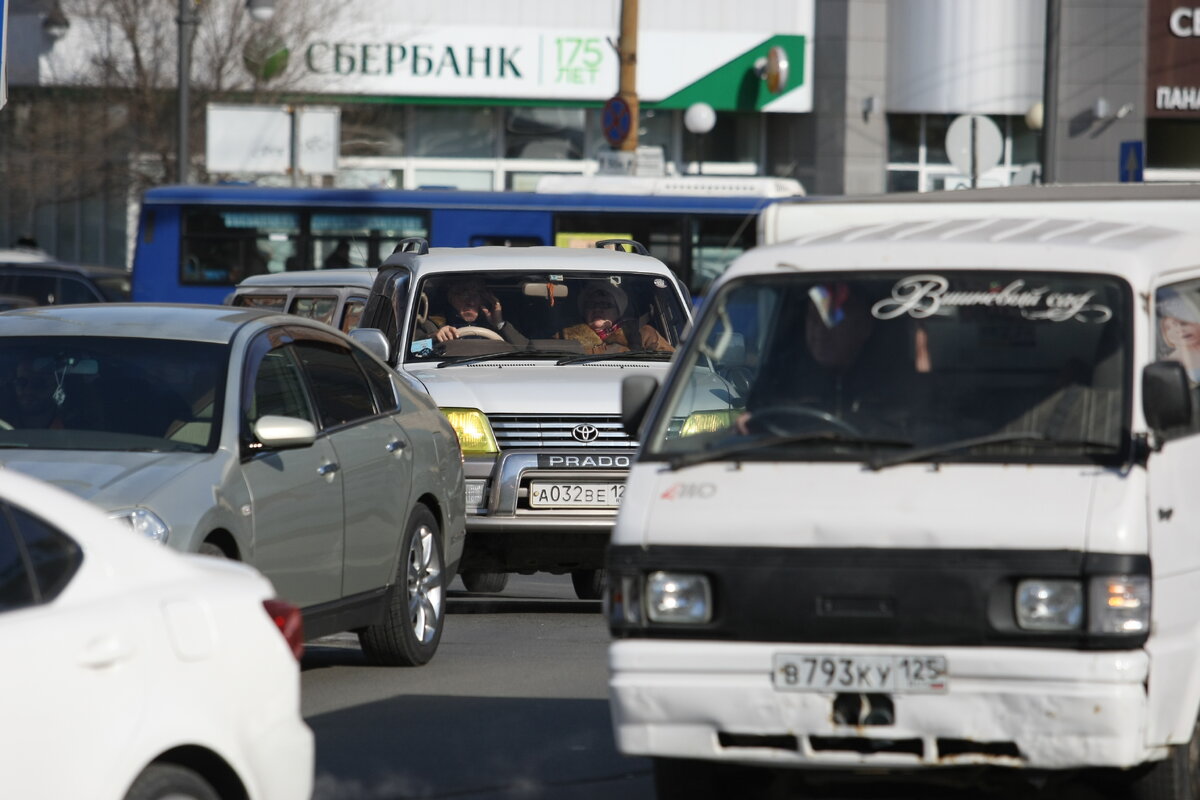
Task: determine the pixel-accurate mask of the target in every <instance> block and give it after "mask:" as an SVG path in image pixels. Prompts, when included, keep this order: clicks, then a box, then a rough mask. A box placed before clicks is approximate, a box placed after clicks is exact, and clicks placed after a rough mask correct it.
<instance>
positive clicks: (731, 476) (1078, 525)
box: [613, 462, 1146, 552]
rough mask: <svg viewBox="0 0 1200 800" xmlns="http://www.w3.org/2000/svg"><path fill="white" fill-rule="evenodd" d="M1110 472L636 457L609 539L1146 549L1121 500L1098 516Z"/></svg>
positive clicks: (771, 544) (625, 541)
mask: <svg viewBox="0 0 1200 800" xmlns="http://www.w3.org/2000/svg"><path fill="white" fill-rule="evenodd" d="M1118 481H1119V478H1117V477H1116V476H1114V475H1112V474H1111V473H1108V472H1106V471H1105V470H1101V469H1099V468H1090V467H1082V466H1050V465H1039V466H1036V467H1030V466H1025V465H1020V466H1016V465H1013V466H1004V465H991V464H971V465H965V464H959V465H942V466H941V467H940V468H937V469H935V468H933V467H931V466H930V465H928V464H912V465H906V466H900V467H893V468H889V469H884V470H880V471H878V472H871V471H868V470H866V469H864V467H863V466H862V465H861V464H840V463H836V464H830V463H801V464H796V463H786V464H781V463H770V464H761V463H758V464H755V463H744V464H742V465H741V466H740V467H739V466H737V465H734V464H729V463H712V464H702V465H698V466H693V467H688V468H685V469H681V470H677V471H671V470H669V469H667V468H666V467H665V465H663V464H661V463H655V462H648V463H647V462H642V463H639V464H635V465H634V468H633V471H632V472H631V474H630V476H629V481H628V484H627V488H626V492H625V496H624V499H623V501H622V507H621V511H620V513H619V515H618V518H617V523H616V529H615V531H614V533H613V543H614V544H622V545H639V546H640V545H745V546H761V547H873V548H887V547H895V548H963V549H976V548H996V549H1010V548H1011V549H1034V550H1085V549H1089V548H1090V549H1092V550H1096V549H1099V550H1107V551H1110V552H1138V551H1139V548H1140V551H1141V552H1145V549H1144V548H1145V545H1146V542H1145V541H1144V540H1143V539H1142V538H1141V534H1140V530H1141V528H1140V527H1139V526H1137V524H1136V522H1137V521H1136V518H1135V514H1134V513H1132V512H1128V513H1127V512H1126V511H1125V510H1122V509H1121V508H1120V505H1121V504H1120V503H1116V502H1115V501H1104V502H1102V503H1101V504H1100V505H1102V506H1103V508H1102V509H1100V511H1101V513H1103V514H1104V516H1105V518H1106V519H1105V520H1103V521H1099V522H1100V523H1101V524H1097V523H1098V521H1097V520H1096V519H1095V517H1096V515H1097V514H1096V512H1097V508H1096V507H1095V506H1096V503H1097V500H1096V495H1097V494H1103V493H1105V492H1108V493H1110V494H1127V493H1122V492H1120V491H1119V488H1120V487H1116V486H1109V485H1108V484H1109V483H1114V484H1115V483H1116V482H1118ZM1093 526H1094V531H1093V532H1092V533H1091V534H1090V535H1089V528H1090V527H1093ZM1089 538H1091V539H1092V541H1089ZM1101 539H1102V540H1101Z"/></svg>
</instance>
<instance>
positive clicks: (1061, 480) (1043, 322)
mask: <svg viewBox="0 0 1200 800" xmlns="http://www.w3.org/2000/svg"><path fill="white" fill-rule="evenodd" d="M715 378H719V379H721V380H723V381H724V383H725V385H726V387H727V390H725V391H713V390H712V389H711V386H712V384H713V381H714V379H715ZM1198 379H1200V236H1196V235H1193V234H1190V233H1185V232H1180V231H1175V230H1168V229H1164V228H1155V227H1151V226H1146V225H1130V224H1120V223H1113V222H1098V221H1086V220H1055V219H1036V220H1035V219H975V220H950V221H946V220H942V221H927V222H904V223H898V224H895V225H891V226H878V225H877V226H873V227H866V228H855V229H847V230H842V231H838V232H832V233H830V232H826V233H823V234H817V235H813V236H811V237H808V238H806V239H800V240H797V241H794V242H792V243H789V244H783V245H777V246H771V247H763V248H759V249H757V250H754V251H751V252H748V253H746V254H745V255H743V256H742V257H741V258H739V259H738V260H737V261H736V262H735V263H734V265H733V266H732V267H731V268H730V270H729V271H728V272H727V273H726V274H725V275H723V276H722V278H721V279H720V280H719V282H718V283H717V284H716V285H714V287H713V291H712V293H711V295H710V296H709V298H708V299H707V300H706V301H705V304H704V306H703V310H702V313H701V316H700V319H699V320H698V322H697V324H696V328H695V332H694V333H693V334H692V335H691V336H690V337H689V338H688V340H687V343H686V346H685V347H684V349H683V350H682V351H681V352H680V353H679V354H678V356H677V359H676V363H675V364H674V365H673V366H672V369H671V371H670V373H669V374H668V376H667V378H666V380H665V384H664V385H663V386H662V388H661V390H660V391H658V392H657V394H655V393H654V388H655V387H654V382H653V381H652V380H649V379H646V378H627V379H626V382H625V384H624V386H623V420H624V423H625V424H626V426H627V427H629V428H631V429H633V430H638V429H639V426H640V430H641V432H642V434H643V435H642V437H641V442H642V444H641V447H640V449H639V452H638V456H637V460H636V462H635V464H634V466H633V468H632V470H631V472H630V476H629V480H628V483H627V487H628V488H627V490H626V494H625V498H624V503H623V505H622V507H621V510H620V512H619V514H618V518H617V522H616V526H615V529H614V532H613V536H612V542H611V546H610V549H609V553H608V557H607V565H608V569H609V571H610V573H609V580H610V582H609V590H608V594H607V597H606V611H607V614H608V618H609V623H610V626H611V631H612V634H613V637H614V641H613V643H612V645H611V649H610V652H609V662H610V670H611V682H610V692H611V695H610V696H611V704H612V714H613V722H614V728H615V732H616V739H617V744H618V746H619V748H620V749H621V751H622V752H624V753H627V754H630V755H637V756H650V757H653V758H654V760H655V771H656V781H657V783H658V787H659V791H660V797H665V796H676V795H677V794H684V793H686V792H687V791H688V788H689V786H690V787H692V788H695V787H703V788H706V789H709V790H711V789H712V788H713V787H720V786H722V784H723V783H728V784H729V786H727V787H725V788H726V789H727V791H729V792H731V793H730V794H728V795H726V796H742V797H744V796H750V795H751V794H753V791H752V787H753V786H754V785H755V783H754V781H755V779H761V782H762V783H763V784H766V783H768V782H770V781H775V782H783V783H785V785H786V784H790V783H792V782H795V781H801V780H802V778H801V776H802V775H804V774H805V771H806V770H808V771H811V770H821V771H827V770H834V771H839V770H840V771H851V770H853V771H862V770H867V771H872V770H873V769H874V768H879V769H882V770H909V769H913V770H944V769H945V768H949V767H956V766H978V765H994V766H999V767H1010V768H1020V769H1025V770H1030V771H1033V770H1037V771H1041V770H1055V771H1059V770H1062V771H1065V770H1074V769H1079V768H1086V767H1108V768H1116V770H1118V772H1117V773H1116V774H1118V775H1119V776H1121V777H1122V778H1123V779H1127V780H1129V782H1130V783H1131V785H1132V786H1133V787H1134V790H1135V796H1154V797H1180V798H1191V797H1194V796H1195V794H1194V792H1195V789H1194V788H1193V787H1195V786H1197V781H1198V780H1200V774H1198V773H1197V769H1198V765H1197V759H1196V758H1195V756H1194V755H1193V756H1192V757H1191V758H1189V748H1191V752H1192V753H1195V752H1196V751H1197V748H1200V735H1197V731H1198V730H1200V729H1198V727H1197V716H1198V711H1200V490H1197V488H1196V480H1197V476H1200V435H1197V434H1200V416H1198V415H1197V412H1196V411H1195V399H1194V398H1195V395H1196V390H1195V388H1194V387H1195V385H1196V381H1197V380H1198ZM700 387H709V388H705V389H703V390H701V389H700ZM926 774H928V773H926ZM941 774H943V775H945V774H946V773H945V772H943V773H941Z"/></svg>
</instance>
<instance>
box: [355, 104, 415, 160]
mask: <svg viewBox="0 0 1200 800" xmlns="http://www.w3.org/2000/svg"><path fill="white" fill-rule="evenodd" d="M341 117H342V123H341V124H342V127H341V154H342V155H344V156H403V155H405V150H404V123H405V109H404V107H403V106H393V105H366V104H359V105H344V106H342V111H341Z"/></svg>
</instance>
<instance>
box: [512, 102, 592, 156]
mask: <svg viewBox="0 0 1200 800" xmlns="http://www.w3.org/2000/svg"><path fill="white" fill-rule="evenodd" d="M586 116H587V115H586V114H585V113H584V110H583V109H582V108H542V107H538V108H510V109H508V110H507V111H506V112H505V116H504V155H505V157H506V158H551V159H581V158H583V146H584V127H583V126H584V122H585V118H586Z"/></svg>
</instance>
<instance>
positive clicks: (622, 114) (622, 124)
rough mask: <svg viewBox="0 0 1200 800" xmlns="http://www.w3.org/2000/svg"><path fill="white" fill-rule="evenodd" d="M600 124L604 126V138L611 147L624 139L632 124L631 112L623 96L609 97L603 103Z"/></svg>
mask: <svg viewBox="0 0 1200 800" xmlns="http://www.w3.org/2000/svg"><path fill="white" fill-rule="evenodd" d="M600 125H601V126H602V127H603V128H604V140H605V141H606V142H608V143H609V144H610V145H612V146H613V147H617V146H619V145H620V144H621V142H623V141H625V137H627V136H629V130H630V128H631V127H632V126H633V113H632V111H631V110H630V108H629V103H628V102H626V100H625V98H623V97H612V98H609V100H608V102H606V103H605V104H604V113H602V114H601V115H600Z"/></svg>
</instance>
